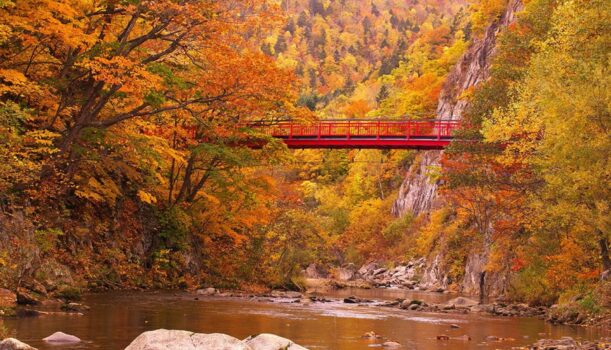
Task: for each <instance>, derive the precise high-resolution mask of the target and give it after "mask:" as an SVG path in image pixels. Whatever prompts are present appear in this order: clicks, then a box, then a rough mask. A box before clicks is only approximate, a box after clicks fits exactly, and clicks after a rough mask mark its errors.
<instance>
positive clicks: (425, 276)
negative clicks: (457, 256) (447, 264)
mask: <svg viewBox="0 0 611 350" xmlns="http://www.w3.org/2000/svg"><path fill="white" fill-rule="evenodd" d="M442 261H443V255H442V254H437V255H435V256H434V257H433V258H432V259H430V261H429V262H428V264H427V265H426V269H425V270H424V272H423V273H422V280H421V286H422V287H423V288H427V289H436V288H447V287H448V284H449V282H450V281H449V279H448V276H447V271H445V268H444V267H443V266H442Z"/></svg>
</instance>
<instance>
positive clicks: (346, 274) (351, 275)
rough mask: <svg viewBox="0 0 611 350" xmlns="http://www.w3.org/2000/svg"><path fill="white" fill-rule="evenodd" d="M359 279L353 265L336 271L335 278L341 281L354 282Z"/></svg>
mask: <svg viewBox="0 0 611 350" xmlns="http://www.w3.org/2000/svg"><path fill="white" fill-rule="evenodd" d="M356 277H357V273H356V268H355V267H354V265H353V264H348V265H346V266H344V267H338V268H336V269H335V278H337V279H338V280H340V281H352V280H353V279H355V278H356Z"/></svg>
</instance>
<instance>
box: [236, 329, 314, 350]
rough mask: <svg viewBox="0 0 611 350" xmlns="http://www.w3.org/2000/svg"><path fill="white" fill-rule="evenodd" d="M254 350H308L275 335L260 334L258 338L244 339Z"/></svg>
mask: <svg viewBox="0 0 611 350" xmlns="http://www.w3.org/2000/svg"><path fill="white" fill-rule="evenodd" d="M244 342H245V343H246V344H247V345H248V346H250V348H251V349H252V350H308V349H306V348H304V347H303V346H300V345H297V344H295V343H293V342H292V341H290V340H288V339H286V338H282V337H279V336H277V335H273V334H265V333H264V334H259V335H257V336H256V337H250V338H247V339H244Z"/></svg>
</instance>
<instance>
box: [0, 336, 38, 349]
mask: <svg viewBox="0 0 611 350" xmlns="http://www.w3.org/2000/svg"><path fill="white" fill-rule="evenodd" d="M0 350H36V348H33V347H31V346H29V345H28V344H26V343H22V342H20V341H19V340H17V339H14V338H6V339H4V340H3V341H1V342H0Z"/></svg>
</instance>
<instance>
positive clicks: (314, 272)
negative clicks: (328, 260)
mask: <svg viewBox="0 0 611 350" xmlns="http://www.w3.org/2000/svg"><path fill="white" fill-rule="evenodd" d="M305 277H307V278H326V277H327V271H326V270H325V269H324V268H322V267H321V266H319V265H317V264H315V263H312V264H310V265H308V267H307V268H306V269H305Z"/></svg>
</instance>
